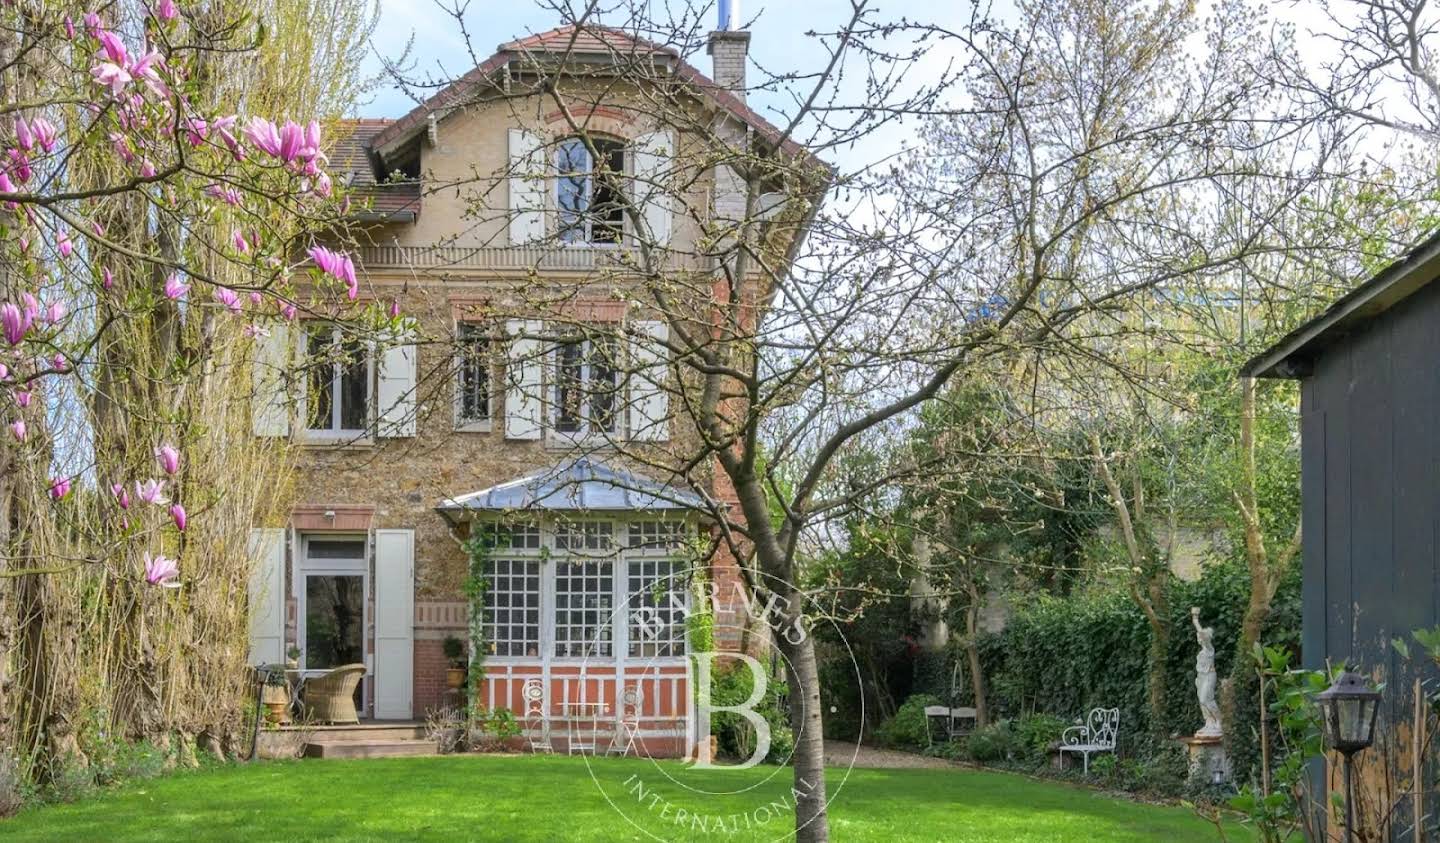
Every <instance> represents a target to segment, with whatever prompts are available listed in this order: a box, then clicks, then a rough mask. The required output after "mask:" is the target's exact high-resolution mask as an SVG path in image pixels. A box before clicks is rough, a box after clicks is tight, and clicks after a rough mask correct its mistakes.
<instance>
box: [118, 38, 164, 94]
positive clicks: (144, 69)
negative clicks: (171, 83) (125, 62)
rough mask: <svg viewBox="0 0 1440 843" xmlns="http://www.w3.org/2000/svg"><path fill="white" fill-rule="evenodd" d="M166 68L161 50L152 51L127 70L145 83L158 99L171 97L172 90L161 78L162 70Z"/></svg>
mask: <svg viewBox="0 0 1440 843" xmlns="http://www.w3.org/2000/svg"><path fill="white" fill-rule="evenodd" d="M164 66H165V57H164V56H162V55H161V54H160V51H159V50H155V49H151V50H149V51H148V52H146V53H145V55H143V56H141V57H140V58H138V59H136V60H135V63H134V64H132V65H130V67H129V68H127V70H128V71H129V73H130V76H131V77H133V78H135V79H139V80H141V81H143V82H144V83H145V86H146V87H148V88H149V89H150V90H151V91H154V92H155V95H156V96H158V97H168V96H170V88H169V87H168V86H166V84H165V80H163V79H161V78H160V68H162V67H164Z"/></svg>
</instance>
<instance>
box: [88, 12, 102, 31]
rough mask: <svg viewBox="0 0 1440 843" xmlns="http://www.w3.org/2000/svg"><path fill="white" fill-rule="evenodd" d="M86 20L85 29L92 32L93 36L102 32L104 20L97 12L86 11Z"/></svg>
mask: <svg viewBox="0 0 1440 843" xmlns="http://www.w3.org/2000/svg"><path fill="white" fill-rule="evenodd" d="M84 20H85V31H86V32H88V33H90V34H91V35H92V36H94V35H96V34H98V33H99V32H100V27H102V26H104V22H102V21H101V20H100V16H99V15H97V14H95V13H94V12H86V13H85V18H84Z"/></svg>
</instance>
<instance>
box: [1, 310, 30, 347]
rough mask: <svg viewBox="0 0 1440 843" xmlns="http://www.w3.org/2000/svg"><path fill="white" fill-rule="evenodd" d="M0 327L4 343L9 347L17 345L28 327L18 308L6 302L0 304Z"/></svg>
mask: <svg viewBox="0 0 1440 843" xmlns="http://www.w3.org/2000/svg"><path fill="white" fill-rule="evenodd" d="M0 325H3V327H4V330H5V341H6V342H8V343H10V344H11V345H19V344H20V340H21V339H23V338H24V336H25V332H26V331H27V330H29V327H30V326H29V325H28V324H27V323H26V322H25V318H24V316H22V315H21V313H20V308H18V307H16V306H15V305H14V304H12V303H10V302H8V301H7V302H5V303H4V304H0Z"/></svg>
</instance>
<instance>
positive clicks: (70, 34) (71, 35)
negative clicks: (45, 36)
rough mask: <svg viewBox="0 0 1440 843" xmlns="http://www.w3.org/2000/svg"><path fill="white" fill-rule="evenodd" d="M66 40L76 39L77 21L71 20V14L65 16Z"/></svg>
mask: <svg viewBox="0 0 1440 843" xmlns="http://www.w3.org/2000/svg"><path fill="white" fill-rule="evenodd" d="M65 40H67V41H74V40H75V21H73V20H71V19H70V16H69V15H66V16H65Z"/></svg>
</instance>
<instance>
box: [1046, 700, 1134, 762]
mask: <svg viewBox="0 0 1440 843" xmlns="http://www.w3.org/2000/svg"><path fill="white" fill-rule="evenodd" d="M1119 730H1120V709H1118V708H1092V709H1090V716H1089V717H1087V718H1085V722H1084V723H1083V724H1078V725H1075V726H1071V727H1070V728H1068V729H1066V730H1065V731H1064V732H1063V733H1062V734H1061V735H1060V766H1061V767H1062V768H1063V767H1064V766H1065V753H1067V752H1072V753H1076V754H1078V755H1079V756H1080V757H1081V758H1082V759H1083V763H1084V766H1085V772H1086V773H1089V772H1090V756H1091V755H1093V754H1094V753H1097V752H1110V753H1113V752H1114V751H1115V733H1116V732H1118V731H1119Z"/></svg>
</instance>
